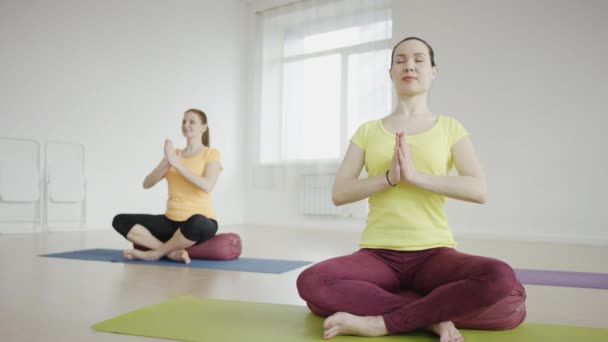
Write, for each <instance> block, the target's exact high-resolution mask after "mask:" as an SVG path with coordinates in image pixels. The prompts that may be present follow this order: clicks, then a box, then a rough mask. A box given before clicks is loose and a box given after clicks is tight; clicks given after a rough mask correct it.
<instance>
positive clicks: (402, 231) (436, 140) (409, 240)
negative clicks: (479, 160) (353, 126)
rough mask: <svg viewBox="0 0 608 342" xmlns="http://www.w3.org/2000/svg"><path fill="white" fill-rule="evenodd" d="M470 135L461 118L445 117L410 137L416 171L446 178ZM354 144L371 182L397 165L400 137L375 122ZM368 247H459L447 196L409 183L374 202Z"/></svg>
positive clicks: (366, 237)
mask: <svg viewBox="0 0 608 342" xmlns="http://www.w3.org/2000/svg"><path fill="white" fill-rule="evenodd" d="M467 134H468V133H467V131H466V130H465V129H464V127H463V126H462V125H461V124H460V123H459V122H458V121H456V119H454V118H451V117H447V116H443V115H440V116H439V117H438V118H437V121H436V123H435V125H434V126H433V127H432V128H431V129H429V130H427V131H425V132H422V133H420V134H416V135H410V136H406V138H405V141H406V142H407V144H408V146H409V148H410V151H411V156H412V161H413V163H414V165H415V166H416V170H418V171H420V172H424V173H427V174H433V175H442V176H446V175H448V174H449V172H450V170H451V169H452V166H453V161H452V152H451V149H452V146H454V144H456V143H457V142H458V141H459V140H460V139H461V138H463V137H464V136H466V135H467ZM351 141H352V142H353V143H354V144H355V145H357V146H359V147H360V148H361V149H362V150H363V151H364V153H365V169H366V170H367V174H368V176H369V177H374V176H377V175H382V174H384V173H385V172H386V170H388V169H389V168H390V166H391V161H392V157H393V151H394V147H395V135H394V134H391V133H389V132H388V131H387V130H386V129H385V128H384V126H383V125H382V120H372V121H368V122H366V123H364V124H363V125H361V126H360V127H359V128H358V129H357V131H356V132H355V134H354V135H353V137H352V139H351ZM368 203H369V214H368V216H367V224H366V226H365V230H364V231H363V234H362V235H361V241H360V246H361V247H362V248H385V249H393V250H412V251H414V250H423V249H429V248H435V247H454V246H455V245H456V243H455V241H454V238H453V236H452V232H451V231H450V228H449V226H448V221H447V218H446V216H445V212H444V208H443V205H444V203H445V197H444V196H443V195H439V194H436V193H432V192H429V191H426V190H422V189H420V188H417V187H414V186H411V185H409V184H407V183H405V182H399V184H398V185H397V186H395V187H391V188H388V189H386V190H384V191H380V192H377V193H375V194H373V195H371V196H370V197H369V200H368Z"/></svg>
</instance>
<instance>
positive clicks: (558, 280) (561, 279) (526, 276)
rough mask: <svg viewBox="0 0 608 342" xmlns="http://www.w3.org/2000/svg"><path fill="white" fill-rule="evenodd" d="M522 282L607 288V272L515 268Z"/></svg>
mask: <svg viewBox="0 0 608 342" xmlns="http://www.w3.org/2000/svg"><path fill="white" fill-rule="evenodd" d="M515 274H516V275H517V279H519V281H521V282H522V283H523V284H529V285H547V286H564V287H584V288H589V289H608V274H606V273H584V272H564V271H542V270H526V269H516V270H515Z"/></svg>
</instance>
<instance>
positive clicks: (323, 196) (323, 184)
mask: <svg viewBox="0 0 608 342" xmlns="http://www.w3.org/2000/svg"><path fill="white" fill-rule="evenodd" d="M335 176H336V175H334V174H303V175H300V184H301V186H300V191H299V199H298V206H299V211H300V214H303V215H319V216H341V215H343V214H344V212H343V209H342V208H341V207H336V206H335V205H334V204H333V202H332V201H331V190H332V187H333V184H334V178H335Z"/></svg>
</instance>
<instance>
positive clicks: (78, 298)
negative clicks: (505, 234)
mask: <svg viewBox="0 0 608 342" xmlns="http://www.w3.org/2000/svg"><path fill="white" fill-rule="evenodd" d="M221 230H222V231H224V232H228V231H233V232H237V233H239V234H240V235H241V237H242V239H243V241H244V242H243V245H244V247H243V254H242V255H243V256H246V257H259V258H281V259H294V260H295V259H298V260H312V261H320V260H323V259H326V258H329V257H333V256H338V255H342V254H346V253H350V252H352V251H354V250H355V249H356V246H357V241H358V237H359V236H358V234H359V233H357V232H346V231H328V230H313V229H304V230H294V229H292V228H283V229H281V228H262V227H255V226H233V227H226V226H224V227H222V229H221ZM459 242H460V244H459V249H460V250H461V251H464V252H467V253H474V254H478V255H485V256H492V257H496V258H499V259H502V260H504V261H507V262H508V263H510V264H511V265H512V266H513V267H518V268H536V269H548V270H565V271H584V272H604V273H608V247H598V246H576V245H559V244H541V243H536V242H535V243H531V242H513V241H500V242H498V241H484V240H463V239H460V241H459ZM127 246H128V244H127V243H126V242H125V241H124V240H122V238H121V237H120V236H118V235H117V234H116V233H115V232H114V231H111V230H109V229H108V230H99V231H86V232H52V233H38V234H19V235H7V234H3V235H0V270H1V273H2V281H1V282H0V340H1V341H10V342H13V341H145V340H147V341H150V340H153V339H149V338H142V337H133V336H126V335H116V334H107V333H98V332H95V331H93V330H91V329H90V326H91V325H92V324H94V323H96V322H99V321H101V320H104V319H108V318H111V317H113V316H116V315H119V314H122V313H125V312H128V311H131V310H134V309H137V308H140V307H143V306H146V305H150V304H154V303H158V302H162V301H165V300H167V299H170V298H173V297H177V296H181V295H193V296H201V297H208V298H218V299H233V300H244V301H255V302H266V303H283V304H297V305H303V304H304V303H303V301H302V300H301V299H300V298H299V297H298V294H297V292H296V288H295V281H296V278H297V275H298V274H299V272H300V271H301V269H298V270H295V271H292V272H288V273H285V274H280V275H273V274H257V273H245V272H232V271H218V270H205V269H190V268H178V267H162V266H141V265H126V264H121V263H106V262H93V261H80V260H66V259H55V258H41V257H38V256H37V255H39V254H44V253H53V252H63V251H70V250H77V249H84V248H117V249H123V248H126V247H127ZM526 289H527V291H528V302H527V304H528V322H543V323H559V324H571V325H581V326H594V327H606V328H608V290H593V289H576V288H563V287H548V286H530V285H526Z"/></svg>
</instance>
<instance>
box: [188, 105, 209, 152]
mask: <svg viewBox="0 0 608 342" xmlns="http://www.w3.org/2000/svg"><path fill="white" fill-rule="evenodd" d="M188 112H190V113H194V114H197V115H198V116H200V117H201V121H202V122H203V125H207V129H206V130H205V133H203V139H202V140H203V145H205V146H207V147H209V125H208V124H207V114H205V113H204V112H203V111H202V110H200V109H195V108H190V109H188V110H187V111H185V112H184V114H186V113H188Z"/></svg>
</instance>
